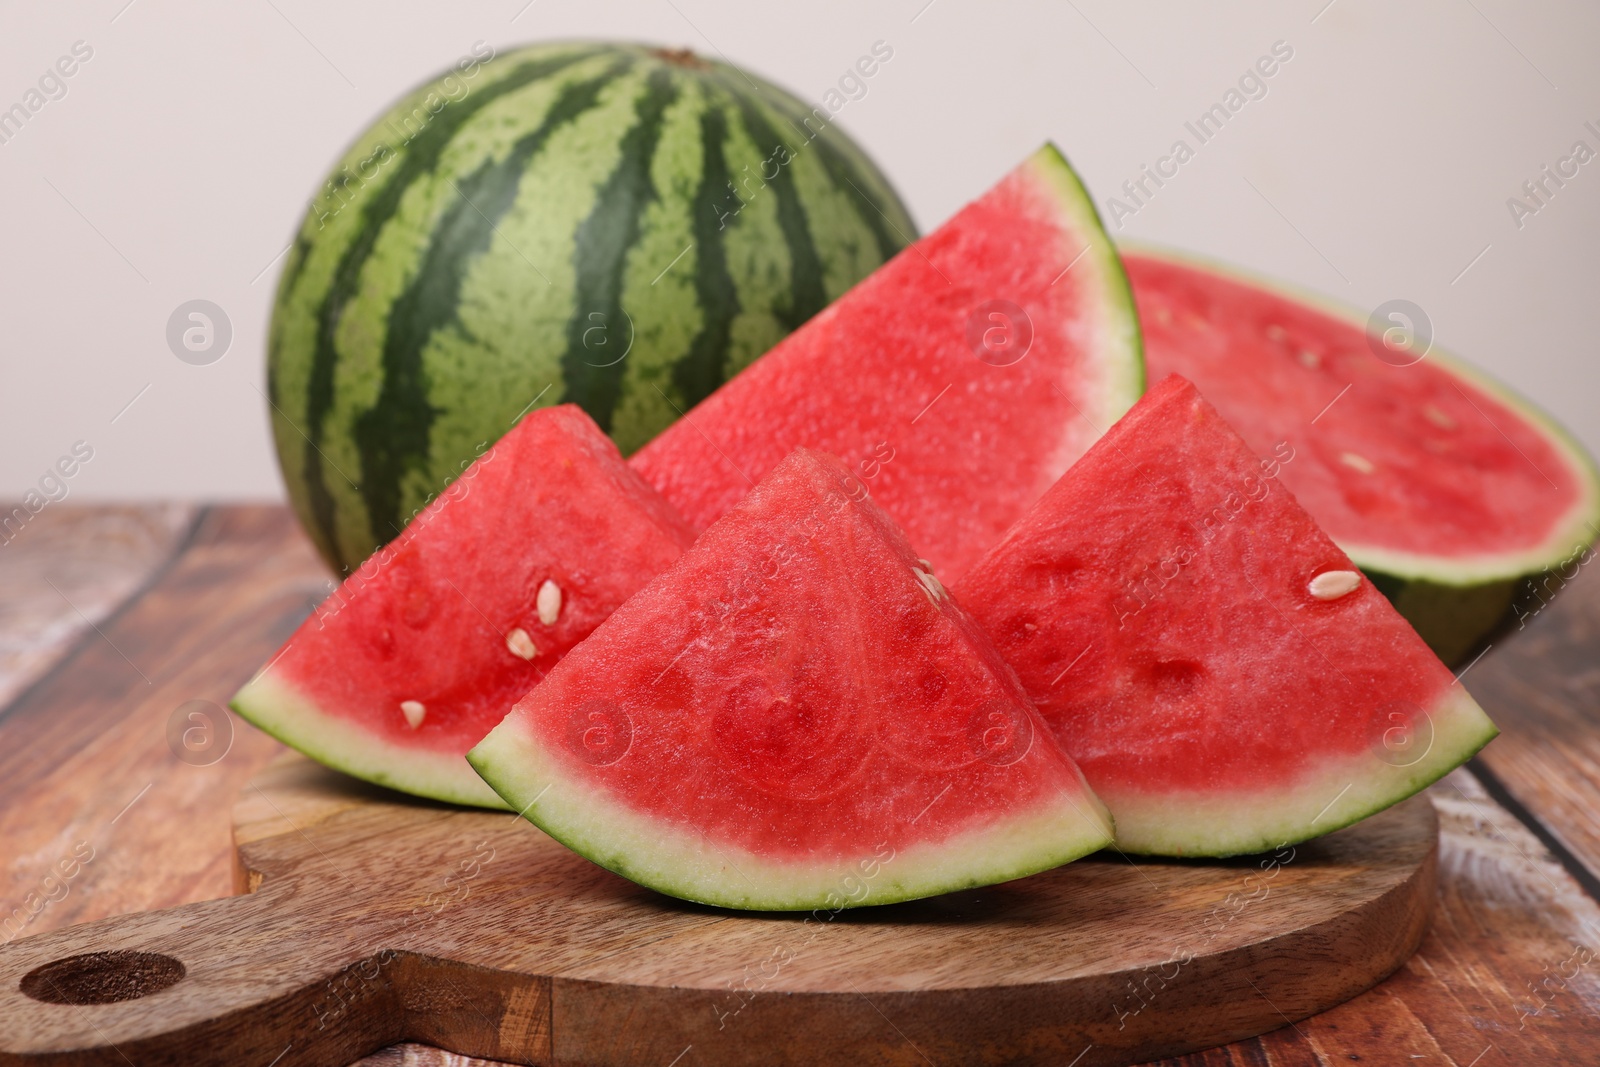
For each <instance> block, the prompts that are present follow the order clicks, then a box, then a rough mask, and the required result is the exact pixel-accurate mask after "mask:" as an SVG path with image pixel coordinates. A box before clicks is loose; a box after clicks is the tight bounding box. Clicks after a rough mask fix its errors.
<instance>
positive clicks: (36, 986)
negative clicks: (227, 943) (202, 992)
mask: <svg viewBox="0 0 1600 1067" xmlns="http://www.w3.org/2000/svg"><path fill="white" fill-rule="evenodd" d="M186 973H188V972H187V969H186V968H185V967H184V965H183V963H182V962H181V961H179V960H175V959H173V958H172V957H171V956H163V955H160V954H159V953H155V952H136V951H134V950H132V949H117V950H114V951H111V952H86V953H84V954H83V955H81V956H68V957H66V958H65V959H59V960H52V961H51V962H49V963H46V964H44V965H43V966H42V967H35V968H34V969H33V970H31V971H29V972H28V973H27V974H25V975H23V976H22V982H21V983H20V985H21V989H22V992H23V993H24V994H25V995H26V996H29V997H32V998H33V999H34V1000H37V1001H42V1002H43V1003H45V1004H116V1003H118V1002H120V1001H124V1000H138V999H139V998H140V997H147V996H149V995H150V994H152V993H159V992H161V991H162V990H163V989H168V988H170V987H172V986H175V985H177V984H178V983H179V982H181V981H182V980H183V976H184V975H185V974H186Z"/></svg>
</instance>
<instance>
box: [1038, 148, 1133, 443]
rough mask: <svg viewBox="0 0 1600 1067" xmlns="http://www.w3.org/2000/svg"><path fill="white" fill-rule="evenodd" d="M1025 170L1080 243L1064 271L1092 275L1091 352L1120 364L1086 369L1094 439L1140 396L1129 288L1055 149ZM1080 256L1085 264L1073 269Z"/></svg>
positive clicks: (1099, 363) (1079, 185)
mask: <svg viewBox="0 0 1600 1067" xmlns="http://www.w3.org/2000/svg"><path fill="white" fill-rule="evenodd" d="M1027 166H1028V167H1029V168H1030V169H1031V170H1032V171H1033V173H1034V174H1035V175H1036V176H1037V177H1038V179H1039V180H1040V181H1041V182H1042V183H1043V184H1045V185H1046V186H1048V187H1049V188H1050V189H1051V190H1052V192H1054V194H1055V200H1056V203H1057V204H1058V205H1059V207H1060V210H1061V216H1062V219H1063V220H1064V221H1065V223H1066V229H1067V231H1068V232H1069V233H1070V235H1071V236H1072V237H1073V238H1075V239H1077V240H1078V241H1079V242H1081V243H1080V245H1079V247H1078V248H1064V249H1063V250H1062V252H1063V254H1064V255H1066V256H1067V257H1068V262H1069V266H1068V268H1067V269H1068V270H1072V271H1073V272H1074V273H1076V272H1077V271H1078V270H1080V269H1088V270H1091V271H1092V272H1093V277H1094V279H1095V285H1096V287H1097V288H1098V290H1099V294H1100V300H1099V301H1098V302H1097V303H1096V305H1095V306H1096V307H1097V308H1098V310H1099V312H1100V317H1099V318H1098V319H1097V320H1096V321H1095V323H1094V325H1093V331H1094V335H1095V338H1096V340H1097V341H1098V345H1097V346H1096V347H1095V349H1094V351H1096V352H1100V353H1118V354H1120V356H1121V358H1116V359H1111V358H1102V359H1098V360H1093V361H1089V362H1088V364H1087V366H1089V367H1092V368H1095V369H1097V370H1098V371H1099V374H1100V380H1099V381H1098V382H1097V383H1096V384H1097V389H1096V394H1097V395H1096V397H1095V400H1096V403H1095V405H1094V407H1095V411H1094V415H1093V417H1094V418H1095V419H1096V420H1097V421H1096V422H1095V424H1094V426H1093V427H1092V428H1093V429H1094V430H1095V431H1096V434H1097V435H1098V433H1100V432H1103V431H1104V430H1105V429H1106V427H1108V426H1110V425H1111V424H1112V423H1114V422H1116V421H1117V420H1118V419H1120V418H1122V416H1123V415H1125V414H1127V412H1128V409H1129V408H1131V407H1133V405H1134V404H1135V403H1137V402H1138V400H1139V397H1141V396H1143V395H1144V389H1145V367H1144V335H1143V333H1142V332H1140V329H1139V313H1138V309H1137V308H1136V307H1135V305H1134V298H1133V287H1132V285H1130V284H1129V282H1128V273H1127V271H1126V270H1125V269H1124V268H1123V266H1122V257H1121V256H1120V255H1118V254H1117V246H1116V245H1115V244H1114V243H1113V242H1112V240H1111V238H1110V237H1109V236H1108V235H1107V234H1106V231H1105V226H1104V225H1103V224H1102V223H1101V221H1100V215H1099V213H1098V212H1097V211H1096V210H1095V206H1094V198H1093V197H1091V196H1090V195H1089V191H1088V190H1087V189H1085V188H1084V185H1083V182H1082V180H1081V179H1079V177H1078V175H1077V173H1076V172H1075V171H1074V170H1073V169H1072V165H1071V164H1070V163H1068V162H1067V160H1066V157H1065V156H1063V155H1062V154H1061V152H1060V150H1059V149H1057V148H1056V146H1055V145H1053V144H1047V145H1045V146H1044V147H1043V148H1041V149H1040V150H1039V151H1037V152H1035V153H1034V154H1033V156H1032V157H1031V158H1030V159H1029V160H1028V162H1027ZM1078 256H1082V257H1083V258H1084V259H1085V260H1086V261H1087V262H1085V263H1078V262H1077V261H1076V258H1075V257H1078ZM1081 384H1082V383H1081V382H1080V381H1077V380H1074V381H1073V382H1071V383H1068V385H1067V389H1068V392H1069V394H1070V392H1071V391H1072V390H1074V389H1076V388H1077V387H1078V386H1080V385H1081Z"/></svg>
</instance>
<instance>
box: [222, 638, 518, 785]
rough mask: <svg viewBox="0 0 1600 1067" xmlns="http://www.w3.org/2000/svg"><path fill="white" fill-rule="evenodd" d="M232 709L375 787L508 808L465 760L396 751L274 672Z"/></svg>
mask: <svg viewBox="0 0 1600 1067" xmlns="http://www.w3.org/2000/svg"><path fill="white" fill-rule="evenodd" d="M230 706H231V707H232V708H233V710H234V711H236V712H238V713H239V714H240V715H242V716H243V717H244V718H246V719H248V720H249V721H251V722H253V723H255V724H256V725H257V726H259V727H261V729H263V730H265V731H266V732H267V733H269V734H271V735H272V736H273V737H276V738H277V739H278V740H279V741H282V742H283V743H284V744H286V745H288V746H289V747H290V748H295V749H298V750H300V751H301V752H304V753H305V754H306V755H308V756H310V757H311V758H312V759H314V760H316V761H318V762H319V763H324V764H326V765H328V766H329V767H332V768H334V769H335V770H339V771H343V772H344V773H346V774H350V775H354V776H355V777H357V778H361V779H364V780H365V781H368V782H372V783H374V784H376V785H381V786H386V787H388V788H390V789H398V790H400V791H401V792H404V793H412V794H414V795H416V796H422V797H430V798H432V799H434V800H444V801H448V802H450V803H452V804H470V805H472V806H474V807H479V808H504V807H505V806H506V805H505V801H503V800H501V799H500V797H498V796H497V795H495V792H494V790H492V789H490V788H489V787H488V786H487V785H485V784H484V782H483V779H481V778H479V777H478V776H477V775H476V774H474V773H473V771H472V767H471V765H470V764H468V763H467V761H466V759H465V758H464V757H462V756H453V755H448V754H446V753H442V752H435V751H429V750H427V749H419V748H411V747H409V746H404V745H397V744H395V743H393V742H392V741H388V740H385V739H384V738H382V737H380V736H378V735H376V734H374V733H373V732H372V731H370V730H367V729H364V728H362V727H361V726H360V725H359V724H357V723H354V722H351V721H349V720H348V719H340V718H336V717H334V716H332V715H329V714H328V713H327V712H325V711H323V710H322V709H321V708H320V707H318V706H317V704H316V703H315V702H314V701H312V700H311V699H310V698H309V697H307V696H306V695H305V694H303V693H301V692H300V691H299V690H298V689H296V688H294V687H293V686H292V685H290V684H289V683H288V682H285V681H283V680H282V679H279V678H276V677H274V676H273V675H272V673H271V671H270V669H269V670H266V671H263V672H261V673H260V674H258V675H256V676H255V677H254V678H252V679H251V680H250V681H249V683H247V684H246V685H245V687H244V688H243V689H241V690H239V692H238V693H236V694H235V695H234V698H233V701H232V702H231V704H230Z"/></svg>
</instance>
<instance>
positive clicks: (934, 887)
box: [467, 450, 1111, 910]
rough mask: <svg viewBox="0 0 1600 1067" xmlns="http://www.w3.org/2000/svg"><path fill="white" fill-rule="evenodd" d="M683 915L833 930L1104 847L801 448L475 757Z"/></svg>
mask: <svg viewBox="0 0 1600 1067" xmlns="http://www.w3.org/2000/svg"><path fill="white" fill-rule="evenodd" d="M467 758H468V759H469V760H470V761H471V763H472V765H473V766H474V767H476V768H477V769H478V772H479V773H480V774H482V775H483V777H484V779H485V780H486V781H488V782H489V783H490V784H491V785H493V786H494V788H495V790H496V791H497V792H499V793H500V795H501V796H503V797H504V798H505V799H506V801H507V803H508V804H509V805H510V806H511V807H512V808H514V809H516V810H519V811H522V812H524V813H525V814H526V816H527V818H528V819H530V820H531V821H532V822H534V823H535V824H537V825H538V826H539V827H540V828H542V829H543V830H545V831H546V832H547V833H549V834H550V835H551V836H552V837H554V838H556V839H557V840H559V841H561V842H563V843H565V844H566V845H567V846H568V847H570V848H572V849H573V850H574V851H576V852H578V853H580V854H582V855H584V856H587V857H588V858H589V859H591V860H593V861H594V862H596V863H598V864H600V865H601V866H604V867H606V868H609V869H610V870H612V871H615V872H617V873H619V874H621V875H624V876H625V877H628V878H631V879H633V880H634V881H636V882H639V883H640V884H642V885H646V886H649V887H651V888H654V889H656V890H659V891H661V892H663V893H667V894H670V895H672V896H677V897H683V898H686V899H689V900H695V901H700V902H703V903H707V904H716V905H721V906H724V907H730V908H742V909H758V910H810V909H815V908H830V909H837V908H842V907H852V906H857V905H864V904H884V903H891V902H894V901H898V900H906V899H911V898H915V897H923V896H929V895H932V894H935V893H942V892H946V891H950V890H955V889H961V888H966V887H970V886H978V885H986V884H990V883H993V882H999V881H1004V880H1008V879H1012V878H1018V877H1021V876H1023V875H1027V874H1032V873H1034V872H1037V871H1040V870H1045V869H1047V868H1050V867H1055V866H1059V865H1060V864H1062V863H1066V862H1068V861H1069V860H1072V859H1075V858H1077V857H1079V856H1081V855H1083V854H1085V853H1087V852H1092V851H1094V850H1096V849H1098V848H1101V847H1103V846H1104V845H1105V844H1107V843H1108V842H1109V841H1110V838H1111V827H1110V823H1109V822H1108V820H1107V818H1106V815H1105V809H1104V807H1103V806H1102V805H1101V804H1100V802H1099V801H1098V800H1097V799H1096V798H1095V796H1094V794H1093V793H1091V792H1090V791H1089V789H1088V787H1087V786H1086V785H1085V784H1084V781H1083V776H1082V775H1081V774H1080V773H1079V771H1078V769H1077V768H1076V767H1075V766H1074V765H1073V763H1072V761H1071V760H1070V759H1068V758H1067V756H1066V755H1064V754H1063V753H1062V752H1061V750H1060V749H1059V748H1058V747H1057V746H1056V744H1055V743H1054V742H1053V741H1051V740H1050V738H1049V735H1048V732H1047V730H1046V727H1045V725H1044V723H1043V722H1042V721H1041V720H1040V719H1039V718H1038V716H1037V712H1036V711H1035V709H1034V708H1033V706H1032V705H1031V704H1030V703H1029V702H1028V699H1027V697H1026V695H1025V694H1024V693H1023V691H1022V688H1021V685H1020V684H1019V683H1018V681H1017V679H1016V676H1015V674H1014V673H1013V672H1012V671H1011V669H1010V668H1009V667H1008V666H1007V665H1006V664H1005V662H1004V661H1003V660H1001V659H1000V657H999V656H998V655H997V654H996V652H995V650H994V648H993V646H992V645H991V644H990V643H989V641H988V639H987V638H986V637H985V636H984V635H983V633H982V631H981V630H980V629H979V628H978V627H977V625H976V624H975V623H974V622H973V621H972V620H971V618H970V617H969V616H968V615H967V614H966V613H965V612H963V611H962V610H961V609H960V608H959V607H957V606H956V604H955V602H954V601H953V600H951V598H950V597H949V595H948V594H947V593H946V592H945V591H944V589H943V588H942V587H941V586H940V585H939V583H938V581H937V579H935V578H934V577H933V575H932V573H931V571H929V570H928V568H927V565H926V564H925V563H924V562H922V561H921V560H919V559H917V558H916V556H915V555H914V554H913V552H912V550H911V548H910V546H909V544H908V543H907V541H906V539H905V536H904V534H902V533H901V532H900V531H899V530H898V528H897V527H895V525H894V523H893V521H892V520H890V519H889V518H888V517H887V516H886V515H885V514H884V513H883V511H882V510H881V509H879V508H878V507H877V506H876V505H874V504H873V503H872V501H871V499H870V497H868V496H867V494H866V490H865V488H864V486H863V484H862V483H861V482H860V481H859V480H858V479H856V478H855V477H853V476H852V475H851V474H850V473H849V472H848V471H847V470H846V469H845V467H844V466H843V465H842V463H841V462H840V461H839V460H837V459H835V458H834V457H830V456H824V455H822V454H820V453H814V452H809V451H806V450H799V451H797V452H795V453H794V454H793V455H792V456H791V457H789V458H788V459H787V460H785V461H784V462H783V463H782V464H780V465H779V467H778V468H777V469H776V470H774V471H773V472H772V473H771V474H770V475H769V476H768V477H767V478H766V479H765V480H764V481H763V482H762V483H761V484H760V485H759V486H758V487H757V488H756V489H755V490H754V491H753V492H752V493H750V494H749V495H748V496H747V497H746V498H745V499H744V501H743V502H742V503H740V504H739V505H738V506H737V507H735V508H734V509H733V510H732V511H731V512H729V513H728V514H727V515H726V516H724V517H723V518H722V519H720V520H719V521H717V522H716V523H714V524H713V525H712V526H711V528H710V529H708V530H707V531H706V532H705V533H704V534H702V535H701V537H700V539H699V540H698V541H697V542H696V543H695V545H694V546H693V547H692V548H690V549H689V550H688V551H687V552H685V553H684V554H683V556H682V557H681V558H680V559H679V560H678V562H677V563H676V564H675V565H674V566H673V567H672V568H671V569H670V570H669V571H667V572H666V573H665V574H663V575H662V576H661V577H660V578H658V579H656V580H655V581H653V582H652V583H651V584H650V585H648V586H646V587H645V588H644V589H643V590H642V591H641V592H640V593H639V594H638V595H636V596H635V597H634V598H633V599H631V600H629V601H628V602H627V603H626V604H624V605H623V606H622V607H621V608H619V609H618V610H617V612H616V613H615V614H614V615H612V616H611V618H609V619H607V620H606V622H605V623H603V624H602V625H601V626H600V628H599V629H597V630H596V631H595V632H594V634H593V635H592V636H591V637H590V638H589V640H587V641H586V642H584V643H583V644H582V645H581V646H579V647H578V648H577V649H574V650H573V652H572V654H571V655H569V656H568V657H567V658H566V659H564V660H563V661H562V662H561V663H559V664H557V665H556V667H555V669H554V670H552V671H551V672H550V674H549V675H548V676H547V677H546V678H545V680H544V681H543V682H542V683H540V684H539V685H538V686H537V687H536V688H534V689H533V690H532V691H531V692H529V693H528V694H527V696H526V697H524V698H523V699H522V700H521V702H519V703H518V704H517V705H516V707H515V709H514V710H512V711H511V712H510V714H509V715H507V716H506V718H505V719H504V720H503V721H502V722H501V723H500V725H499V726H497V727H495V728H494V730H493V731H491V732H490V734H489V736H488V737H487V738H485V739H484V740H483V742H482V743H481V744H479V745H478V746H477V747H476V748H474V749H473V750H472V751H471V752H470V753H468V757H467Z"/></svg>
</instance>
